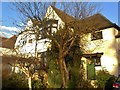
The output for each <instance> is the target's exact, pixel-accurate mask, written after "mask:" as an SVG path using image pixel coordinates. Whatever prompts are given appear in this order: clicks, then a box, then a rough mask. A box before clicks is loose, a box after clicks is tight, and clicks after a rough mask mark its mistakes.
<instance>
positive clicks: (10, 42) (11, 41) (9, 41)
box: [2, 35, 17, 49]
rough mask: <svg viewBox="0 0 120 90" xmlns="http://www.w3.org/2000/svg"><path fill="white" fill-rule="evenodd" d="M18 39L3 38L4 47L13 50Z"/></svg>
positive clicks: (13, 37) (14, 37)
mask: <svg viewBox="0 0 120 90" xmlns="http://www.w3.org/2000/svg"><path fill="white" fill-rule="evenodd" d="M16 39H17V37H16V36H15V35H14V36H12V37H11V38H2V47H3V48H9V49H13V48H14V44H15V42H16Z"/></svg>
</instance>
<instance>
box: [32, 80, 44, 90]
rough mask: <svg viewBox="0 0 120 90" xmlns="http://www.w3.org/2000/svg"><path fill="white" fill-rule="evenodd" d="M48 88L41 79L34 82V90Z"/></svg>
mask: <svg viewBox="0 0 120 90" xmlns="http://www.w3.org/2000/svg"><path fill="white" fill-rule="evenodd" d="M45 87H46V86H45V85H44V83H43V82H42V80H41V79H38V80H32V88H33V89H35V90H36V89H40V88H45Z"/></svg>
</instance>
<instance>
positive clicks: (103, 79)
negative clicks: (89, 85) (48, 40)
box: [95, 69, 114, 88]
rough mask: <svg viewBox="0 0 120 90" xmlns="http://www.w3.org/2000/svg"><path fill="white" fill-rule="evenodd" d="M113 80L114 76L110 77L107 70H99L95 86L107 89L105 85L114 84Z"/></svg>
mask: <svg viewBox="0 0 120 90" xmlns="http://www.w3.org/2000/svg"><path fill="white" fill-rule="evenodd" d="M113 78H114V76H112V75H110V74H109V72H108V71H107V70H106V69H103V70H99V71H98V72H97V75H96V82H95V85H97V86H98V88H105V85H106V83H107V82H108V81H109V83H112V82H113V80H114V79H113ZM109 87H110V86H109Z"/></svg>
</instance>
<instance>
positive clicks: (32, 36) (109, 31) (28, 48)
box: [15, 6, 120, 79]
mask: <svg viewBox="0 0 120 90" xmlns="http://www.w3.org/2000/svg"><path fill="white" fill-rule="evenodd" d="M45 18H46V19H47V21H46V23H45V24H44V26H42V24H41V23H40V22H37V21H35V20H34V19H30V20H28V23H27V26H26V28H25V30H24V31H23V32H22V33H20V34H19V36H18V38H17V40H16V43H15V48H16V49H17V50H18V52H19V53H20V54H22V55H23V56H25V57H31V56H34V57H35V56H37V55H38V56H39V54H40V57H41V56H42V55H43V57H44V56H45V51H46V50H47V48H48V47H50V43H48V42H47V41H49V40H48V39H46V38H44V37H42V35H41V36H40V35H38V36H37V33H38V32H42V33H44V30H45V29H46V27H47V29H49V30H51V33H52V32H56V30H57V29H59V28H60V27H63V26H64V25H65V23H70V22H72V21H75V19H74V18H73V17H72V16H70V15H68V14H66V13H64V12H62V11H61V10H59V9H57V8H55V7H53V6H49V7H48V10H47V12H46V15H45ZM84 21H85V22H86V25H88V26H89V27H95V29H96V30H95V31H94V32H91V31H90V32H89V33H87V34H85V35H84V37H83V38H84V39H83V40H82V39H81V42H83V44H84V45H83V48H84V49H85V50H86V51H87V52H86V51H84V53H83V57H82V60H83V61H84V62H85V64H84V67H85V71H86V72H85V73H86V74H85V75H86V78H88V79H95V73H96V71H98V70H101V69H102V68H105V69H107V70H108V71H109V73H110V74H112V75H116V76H117V75H118V74H119V73H120V27H119V26H118V25H116V24H114V23H112V22H111V21H109V20H108V19H107V18H106V17H104V16H103V15H101V14H95V15H93V16H90V17H88V18H85V19H84ZM82 22H83V21H82V20H77V22H75V23H76V24H77V27H82V25H83V23H82ZM34 24H37V25H38V27H40V28H39V29H37V28H38V27H35V28H34V30H33V28H32V27H33V26H34ZM72 27H74V26H72ZM45 61H46V60H45Z"/></svg>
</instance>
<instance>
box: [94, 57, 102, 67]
mask: <svg viewBox="0 0 120 90" xmlns="http://www.w3.org/2000/svg"><path fill="white" fill-rule="evenodd" d="M93 60H94V63H95V66H101V61H100V57H93Z"/></svg>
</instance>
